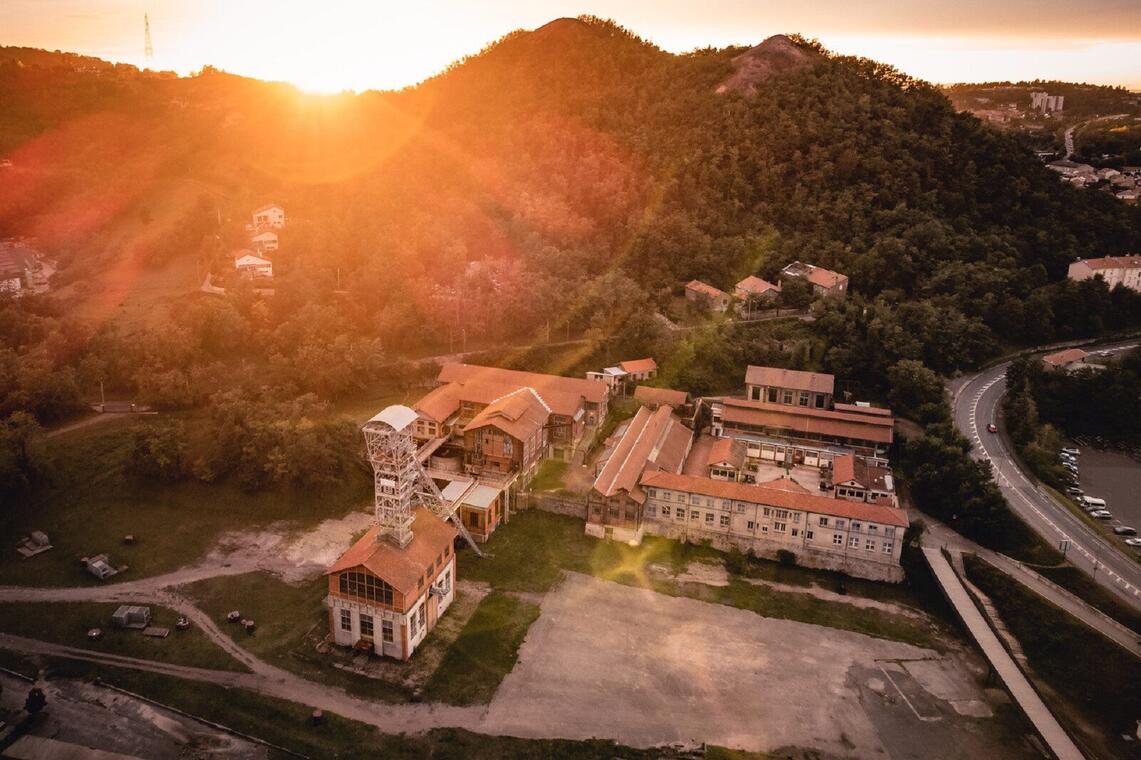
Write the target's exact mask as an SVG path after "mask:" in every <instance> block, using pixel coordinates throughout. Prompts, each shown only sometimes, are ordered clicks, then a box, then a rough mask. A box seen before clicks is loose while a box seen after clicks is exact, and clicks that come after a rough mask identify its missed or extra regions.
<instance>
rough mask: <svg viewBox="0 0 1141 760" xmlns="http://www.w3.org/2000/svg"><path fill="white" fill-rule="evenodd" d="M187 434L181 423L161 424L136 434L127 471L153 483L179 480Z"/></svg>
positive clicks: (148, 427) (167, 422)
mask: <svg viewBox="0 0 1141 760" xmlns="http://www.w3.org/2000/svg"><path fill="white" fill-rule="evenodd" d="M186 450H187V445H186V430H185V428H184V426H183V425H182V423H181V422H173V421H166V420H164V421H161V422H157V423H154V424H150V425H146V426H145V427H143V428H142V429H140V430H137V431H136V432H135V440H134V446H133V447H132V449H131V460H130V467H131V470H132V471H134V472H135V473H136V474H137V475H140V476H142V477H144V478H151V479H155V480H168V481H170V480H179V479H181V478H182V477H183V476H184V475H185V474H186V466H187V461H186V458H187V455H186Z"/></svg>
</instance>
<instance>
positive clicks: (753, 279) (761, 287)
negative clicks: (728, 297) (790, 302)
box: [737, 274, 780, 296]
mask: <svg viewBox="0 0 1141 760" xmlns="http://www.w3.org/2000/svg"><path fill="white" fill-rule="evenodd" d="M737 290H738V291H739V293H738V295H740V294H741V293H746V294H751V295H755V296H763V295H764V294H765V293H768V292H769V291H775V292H777V293H779V292H780V285H773V284H772V283H771V282H769V281H768V280H762V279H761V278H760V277H757V276H756V275H752V274H751V275H749V276H748V277H746V278H745V279H743V280H741V281H740V282H738V283H737Z"/></svg>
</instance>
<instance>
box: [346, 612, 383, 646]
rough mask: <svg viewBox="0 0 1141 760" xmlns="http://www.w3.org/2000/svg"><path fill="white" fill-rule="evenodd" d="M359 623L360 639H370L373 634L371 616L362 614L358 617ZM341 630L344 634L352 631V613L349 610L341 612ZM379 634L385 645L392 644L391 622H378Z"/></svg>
mask: <svg viewBox="0 0 1141 760" xmlns="http://www.w3.org/2000/svg"><path fill="white" fill-rule="evenodd" d="M360 623H361V638H362V639H363V638H369V639H371V638H372V637H373V635H374V633H375V628H374V627H373V620H372V615H367V614H365V613H363V612H362V613H361V616H360ZM341 630H342V631H346V632H351V631H352V630H353V613H352V612H351V611H349V610H341ZM380 634H381V640H382V641H384V642H385V643H386V644H391V643H392V642H393V640H394V639H393V628H392V621H391V620H381V621H380Z"/></svg>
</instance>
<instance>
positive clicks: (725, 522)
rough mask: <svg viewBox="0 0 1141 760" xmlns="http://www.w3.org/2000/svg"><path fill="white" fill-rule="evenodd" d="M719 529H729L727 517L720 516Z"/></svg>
mask: <svg viewBox="0 0 1141 760" xmlns="http://www.w3.org/2000/svg"><path fill="white" fill-rule="evenodd" d="M721 527H722V528H728V527H729V515H721Z"/></svg>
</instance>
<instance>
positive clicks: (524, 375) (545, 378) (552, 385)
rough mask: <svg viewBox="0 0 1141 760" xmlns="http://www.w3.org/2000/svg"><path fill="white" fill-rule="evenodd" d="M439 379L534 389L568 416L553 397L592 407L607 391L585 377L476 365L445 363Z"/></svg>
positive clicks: (599, 402)
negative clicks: (570, 399)
mask: <svg viewBox="0 0 1141 760" xmlns="http://www.w3.org/2000/svg"><path fill="white" fill-rule="evenodd" d="M436 380H437V381H438V382H441V383H451V382H460V383H464V384H465V385H467V384H468V383H483V384H494V385H500V386H511V387H513V388H523V387H529V388H534V389H535V391H537V392H538V393H539V395H540V396H542V397H543V398H544V400H546V401H547V403H548V404H550V405H551V407H552V409H554V411H555V413H556V414H566V412H565V411H559V410H558V409H557V408H556V407H558V406H560V404H559V403H558V402H557V400H556V399H553V398H552V396H553V395H554V394H562V395H563V396H564V397H568V396H570V397H579V398H582V399H585V400H587V401H589V402H590V403H592V404H601V403H602V402H603V401H604V400H605V399H606V395H607V392H608V389H607V387H606V384H605V383H598V382H595V381H593V380H587V379H586V378H580V377H563V376H562V375H545V374H543V373H541V372H524V371H522V370H515V369H503V368H501V367H481V366H479V365H477V364H458V363H449V364H445V365H444V366H443V367H441V368H440V374H439V375H438V376H437V378H436ZM572 414H573V412H572Z"/></svg>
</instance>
